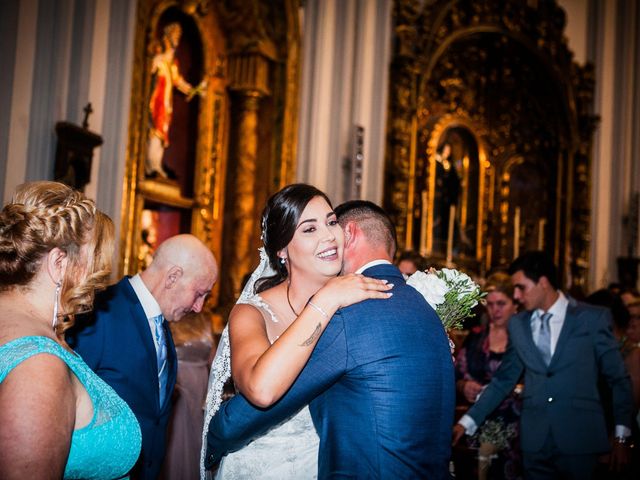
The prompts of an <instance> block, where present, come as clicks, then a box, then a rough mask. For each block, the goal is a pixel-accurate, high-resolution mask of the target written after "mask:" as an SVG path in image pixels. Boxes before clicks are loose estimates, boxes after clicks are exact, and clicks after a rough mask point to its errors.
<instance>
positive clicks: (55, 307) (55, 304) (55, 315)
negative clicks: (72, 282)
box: [51, 282, 62, 330]
mask: <svg viewBox="0 0 640 480" xmlns="http://www.w3.org/2000/svg"><path fill="white" fill-rule="evenodd" d="M61 288H62V282H58V283H56V293H55V295H54V297H53V320H52V321H51V328H53V329H54V330H55V328H56V325H57V324H58V302H59V301H60V289H61Z"/></svg>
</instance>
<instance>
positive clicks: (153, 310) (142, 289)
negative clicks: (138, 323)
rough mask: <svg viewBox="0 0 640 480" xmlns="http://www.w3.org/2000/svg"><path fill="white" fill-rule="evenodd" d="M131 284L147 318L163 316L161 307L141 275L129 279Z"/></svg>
mask: <svg viewBox="0 0 640 480" xmlns="http://www.w3.org/2000/svg"><path fill="white" fill-rule="evenodd" d="M129 283H130V284H131V288H133V291H134V292H136V296H137V297H138V300H140V304H141V305H142V309H143V310H144V314H145V315H146V316H147V318H153V317H157V316H158V315H162V310H160V305H158V302H157V300H156V299H155V298H153V295H151V292H150V291H149V289H148V288H147V286H146V285H145V284H144V282H143V281H142V278H141V277H140V274H137V275H134V276H133V277H131V278H130V279H129Z"/></svg>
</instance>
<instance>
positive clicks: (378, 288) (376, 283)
mask: <svg viewBox="0 0 640 480" xmlns="http://www.w3.org/2000/svg"><path fill="white" fill-rule="evenodd" d="M392 288H393V284H392V283H388V282H387V281H386V280H378V279H376V278H371V277H366V276H364V275H362V274H359V273H349V274H347V275H343V276H338V277H334V278H332V279H331V280H329V282H327V284H326V285H325V286H324V287H322V288H321V289H320V290H319V291H318V292H317V293H316V294H315V295H314V296H313V298H312V301H313V302H314V303H319V304H321V305H324V306H326V308H327V309H328V310H333V311H334V312H335V311H336V310H338V309H339V308H342V307H347V306H349V305H353V304H354V303H358V302H361V301H363V300H367V299H371V298H381V299H386V298H389V297H391V295H393V293H391V292H390V290H391V289H392Z"/></svg>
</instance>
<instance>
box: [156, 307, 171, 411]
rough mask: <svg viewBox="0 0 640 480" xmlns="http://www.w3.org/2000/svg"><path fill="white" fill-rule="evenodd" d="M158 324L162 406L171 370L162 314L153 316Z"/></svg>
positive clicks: (159, 389)
mask: <svg viewBox="0 0 640 480" xmlns="http://www.w3.org/2000/svg"><path fill="white" fill-rule="evenodd" d="M153 322H154V323H155V325H156V342H157V344H158V350H157V361H158V391H159V392H160V406H162V405H163V404H164V399H165V396H166V394H167V380H168V378H169V372H168V371H167V336H166V335H165V331H164V326H163V325H162V323H163V322H164V318H163V317H162V315H157V316H155V317H153Z"/></svg>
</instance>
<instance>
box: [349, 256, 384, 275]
mask: <svg viewBox="0 0 640 480" xmlns="http://www.w3.org/2000/svg"><path fill="white" fill-rule="evenodd" d="M376 265H391V262H390V261H389V260H382V259H380V260H372V261H370V262H369V263H365V264H364V265H363V266H361V267H360V268H359V269H358V270H356V271H355V273H362V272H364V271H365V270H366V269H367V268H371V267H375V266H376Z"/></svg>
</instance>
